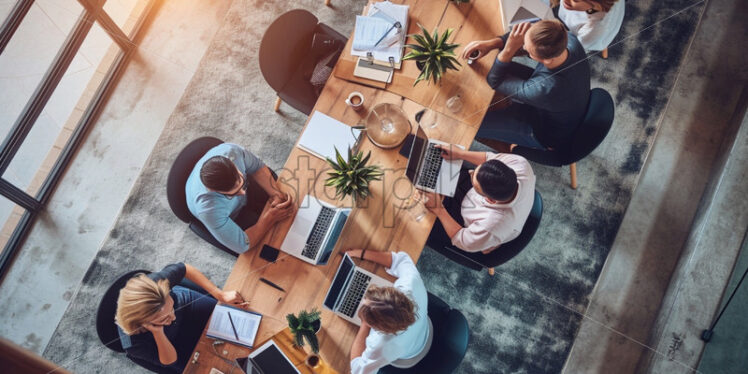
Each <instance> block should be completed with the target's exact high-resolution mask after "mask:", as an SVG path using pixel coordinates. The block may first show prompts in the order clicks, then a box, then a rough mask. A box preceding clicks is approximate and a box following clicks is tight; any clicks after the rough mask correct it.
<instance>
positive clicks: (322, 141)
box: [299, 110, 361, 160]
mask: <svg viewBox="0 0 748 374" xmlns="http://www.w3.org/2000/svg"><path fill="white" fill-rule="evenodd" d="M360 134H361V130H357V129H353V128H351V127H350V126H348V125H346V124H345V123H343V122H340V121H338V120H336V119H335V118H332V117H330V116H328V115H326V114H324V113H320V112H318V111H316V110H315V111H314V113H312V117H311V118H309V123H307V125H306V129H304V132H303V133H302V134H301V137H300V138H299V148H301V149H303V150H305V151H307V152H309V153H311V154H313V155H315V156H317V157H319V158H321V159H323V160H324V159H325V158H330V159H333V160H334V159H335V148H337V149H338V151H340V153H341V154H345V153H346V152H348V148H354V147H355V145H356V141H357V140H358V137H359V135H360Z"/></svg>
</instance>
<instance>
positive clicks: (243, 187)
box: [223, 174, 249, 197]
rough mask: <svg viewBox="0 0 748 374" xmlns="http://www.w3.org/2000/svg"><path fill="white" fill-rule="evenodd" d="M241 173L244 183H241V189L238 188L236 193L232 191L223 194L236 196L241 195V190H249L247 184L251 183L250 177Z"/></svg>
mask: <svg viewBox="0 0 748 374" xmlns="http://www.w3.org/2000/svg"><path fill="white" fill-rule="evenodd" d="M239 175H240V176H241V178H242V185H241V187H239V189H238V190H236V192H234V193H230V194H227V193H225V194H223V195H224V196H226V197H234V196H236V195H239V193H240V192H242V191H246V190H247V186H248V185H249V179H248V178H245V177H244V175H241V174H239Z"/></svg>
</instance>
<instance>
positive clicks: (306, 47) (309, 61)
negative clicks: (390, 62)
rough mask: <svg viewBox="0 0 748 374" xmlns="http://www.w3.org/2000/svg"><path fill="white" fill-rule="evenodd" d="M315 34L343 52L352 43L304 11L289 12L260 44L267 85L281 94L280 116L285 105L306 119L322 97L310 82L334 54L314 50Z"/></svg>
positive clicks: (278, 101)
mask: <svg viewBox="0 0 748 374" xmlns="http://www.w3.org/2000/svg"><path fill="white" fill-rule="evenodd" d="M315 34H318V37H320V38H324V39H325V40H326V41H330V42H332V43H333V44H335V45H339V46H340V47H341V49H342V46H343V45H345V43H346V42H347V41H348V39H347V38H346V37H345V36H343V35H342V34H340V33H339V32H337V31H335V30H333V29H332V28H330V27H329V26H327V25H325V24H324V23H319V22H318V20H317V17H315V16H314V15H313V14H312V13H309V12H308V11H306V10H303V9H295V10H292V11H289V12H286V13H285V14H283V15H281V16H280V17H278V19H276V20H275V21H273V23H272V24H271V25H270V27H268V29H267V31H265V35H263V37H262V42H261V43H260V71H261V72H262V76H263V77H264V78H265V81H267V82H268V84H269V85H270V87H272V88H273V90H275V92H277V93H278V99H277V100H276V102H275V111H276V112H277V111H278V110H279V108H280V104H281V101H285V102H286V103H288V104H289V105H291V106H292V107H294V108H295V109H297V110H298V111H300V112H302V113H304V114H306V115H309V114H310V113H311V112H312V108H313V107H314V104H315V103H316V102H317V98H318V95H317V92H316V91H315V88H314V86H313V85H312V84H311V82H310V78H311V76H312V72H313V71H314V68H315V65H316V64H317V62H319V61H320V59H322V58H324V57H326V54H327V53H328V52H330V51H329V50H327V49H324V50H322V49H320V50H312V40H313V39H314V38H315ZM320 45H325V43H322V44H320ZM335 61H337V56H335V58H334V60H331V61H328V62H329V63H330V64H332V65H334V64H335Z"/></svg>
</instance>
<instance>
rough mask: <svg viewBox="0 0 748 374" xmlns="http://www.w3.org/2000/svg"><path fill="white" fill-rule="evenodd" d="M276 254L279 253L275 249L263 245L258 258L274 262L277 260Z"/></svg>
mask: <svg viewBox="0 0 748 374" xmlns="http://www.w3.org/2000/svg"><path fill="white" fill-rule="evenodd" d="M278 252H280V251H279V250H278V249H277V248H273V247H271V246H269V245H267V244H265V245H264V246H263V247H262V250H261V251H260V258H261V259H263V260H265V261H268V262H275V260H277V259H278Z"/></svg>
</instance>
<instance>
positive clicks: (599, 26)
mask: <svg viewBox="0 0 748 374" xmlns="http://www.w3.org/2000/svg"><path fill="white" fill-rule="evenodd" d="M556 3H558V0H556ZM625 8H626V6H625V4H624V0H561V5H560V6H559V8H558V18H559V19H560V20H561V22H563V23H564V24H565V25H566V27H568V28H569V32H570V33H571V34H573V35H575V36H576V37H577V39H579V42H580V43H582V47H584V50H585V51H587V52H591V51H602V50H604V49H605V48H608V45H609V44H610V42H612V41H613V38H615V37H616V34H618V30H620V29H621V25H622V24H623V15H624V11H625Z"/></svg>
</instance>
